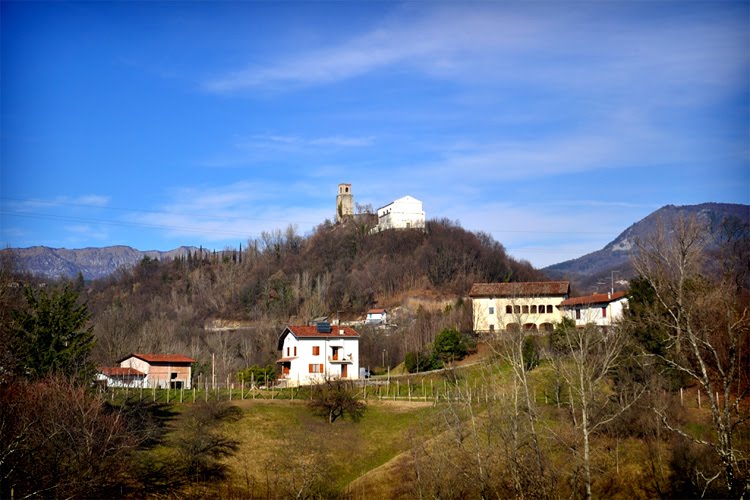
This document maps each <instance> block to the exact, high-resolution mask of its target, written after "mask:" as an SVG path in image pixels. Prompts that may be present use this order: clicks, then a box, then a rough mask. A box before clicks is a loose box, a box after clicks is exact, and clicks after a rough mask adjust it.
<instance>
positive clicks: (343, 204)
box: [336, 184, 354, 222]
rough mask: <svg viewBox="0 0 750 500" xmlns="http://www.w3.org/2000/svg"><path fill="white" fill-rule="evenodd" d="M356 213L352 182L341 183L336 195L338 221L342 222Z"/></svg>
mask: <svg viewBox="0 0 750 500" xmlns="http://www.w3.org/2000/svg"><path fill="white" fill-rule="evenodd" d="M353 215H354V195H353V194H352V185H351V184H339V194H337V195H336V222H342V221H343V220H345V219H346V218H348V217H351V216H353Z"/></svg>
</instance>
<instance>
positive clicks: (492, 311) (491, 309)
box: [490, 306, 495, 314]
mask: <svg viewBox="0 0 750 500" xmlns="http://www.w3.org/2000/svg"><path fill="white" fill-rule="evenodd" d="M490 314H495V308H494V307H492V306H490Z"/></svg>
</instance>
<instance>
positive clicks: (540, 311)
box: [539, 305, 544, 314]
mask: <svg viewBox="0 0 750 500" xmlns="http://www.w3.org/2000/svg"><path fill="white" fill-rule="evenodd" d="M539 314H544V305H541V306H539Z"/></svg>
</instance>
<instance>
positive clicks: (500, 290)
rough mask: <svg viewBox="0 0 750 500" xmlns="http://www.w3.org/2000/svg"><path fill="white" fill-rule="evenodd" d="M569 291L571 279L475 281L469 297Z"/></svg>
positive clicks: (515, 295) (527, 295) (546, 294)
mask: <svg viewBox="0 0 750 500" xmlns="http://www.w3.org/2000/svg"><path fill="white" fill-rule="evenodd" d="M569 293H570V282H569V281H528V282H516V283H474V285H472V287H471V290H470V291H469V297H542V296H549V295H568V294H569Z"/></svg>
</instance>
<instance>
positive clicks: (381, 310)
mask: <svg viewBox="0 0 750 500" xmlns="http://www.w3.org/2000/svg"><path fill="white" fill-rule="evenodd" d="M384 312H386V311H385V309H383V308H376V309H370V310H369V311H367V314H383V313H384Z"/></svg>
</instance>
